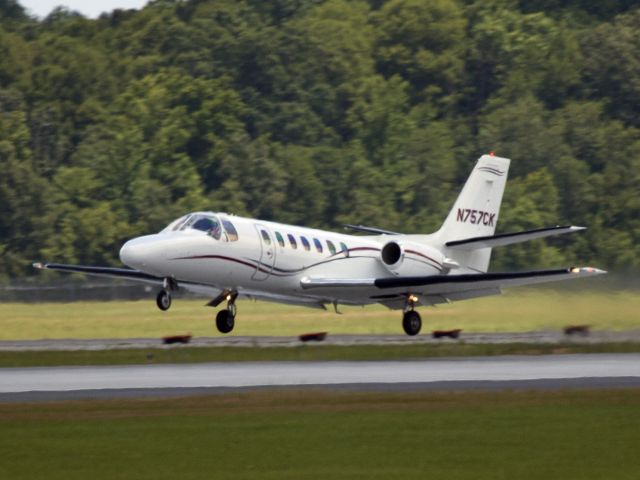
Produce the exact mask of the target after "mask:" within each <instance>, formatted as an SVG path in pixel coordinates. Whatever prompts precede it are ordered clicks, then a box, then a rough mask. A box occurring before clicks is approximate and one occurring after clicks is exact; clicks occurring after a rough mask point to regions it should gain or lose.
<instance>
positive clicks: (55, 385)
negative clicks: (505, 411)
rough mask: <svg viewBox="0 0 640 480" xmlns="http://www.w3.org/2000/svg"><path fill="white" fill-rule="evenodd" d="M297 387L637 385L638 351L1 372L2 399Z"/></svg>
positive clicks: (385, 388)
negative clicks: (624, 352) (632, 352)
mask: <svg viewBox="0 0 640 480" xmlns="http://www.w3.org/2000/svg"><path fill="white" fill-rule="evenodd" d="M304 386H325V387H336V388H345V387H346V388H375V389H381V390H393V389H401V390H407V389H416V390H419V389H460V388H475V389H477V388H506V389H509V388H523V387H525V388H563V387H564V386H567V387H572V386H580V387H590V386H606V387H615V386H640V354H580V355H545V356H503V357H469V358H455V359H427V360H410V361H387V362H384V361H354V362H238V363H205V364H186V365H185V364H181V365H137V366H105V367H47V368H3V369H0V400H3V401H21V400H39V399H60V398H105V397H107V398H108V397H119V396H132V395H133V396H139V395H144V396H150V395H157V396H166V395H180V394H189V393H192V392H203V391H209V392H213V391H226V390H228V389H243V388H260V387H271V388H274V387H276V388H277V387H304Z"/></svg>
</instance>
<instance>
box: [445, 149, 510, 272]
mask: <svg viewBox="0 0 640 480" xmlns="http://www.w3.org/2000/svg"><path fill="white" fill-rule="evenodd" d="M510 162H511V161H510V160H509V159H508V158H501V157H494V156H492V155H483V156H482V157H480V159H479V160H478V162H477V163H476V166H475V167H474V169H473V171H472V172H471V175H470V176H469V178H468V179H467V183H465V185H464V187H463V188H462V191H461V192H460V195H459V196H458V199H457V200H456V203H455V204H454V205H453V208H452V209H451V211H450V212H449V215H448V216H447V219H446V220H445V222H444V224H443V225H442V227H441V228H440V230H438V232H437V235H438V240H439V241H441V242H442V243H446V242H450V241H454V240H464V239H467V238H472V237H483V236H489V235H493V234H494V233H495V230H496V224H497V223H498V216H499V214H500V204H501V203H502V194H503V193H504V187H505V184H506V182H507V175H508V173H509V163H510ZM450 257H451V258H453V259H455V260H456V261H457V262H458V263H459V264H460V265H461V266H463V267H469V268H471V269H473V270H477V271H481V272H486V271H487V269H488V268H489V260H490V258H491V249H490V248H484V249H480V250H474V251H471V252H455V253H454V252H451V254H450Z"/></svg>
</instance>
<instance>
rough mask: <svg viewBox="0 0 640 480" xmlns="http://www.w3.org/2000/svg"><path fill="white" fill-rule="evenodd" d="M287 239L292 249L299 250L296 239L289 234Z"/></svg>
mask: <svg viewBox="0 0 640 480" xmlns="http://www.w3.org/2000/svg"><path fill="white" fill-rule="evenodd" d="M287 238H288V239H289V244H290V245H291V248H293V249H294V250H296V249H297V248H298V242H296V237H294V236H293V235H291V234H290V233H288V234H287Z"/></svg>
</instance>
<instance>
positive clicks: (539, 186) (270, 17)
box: [0, 0, 640, 280]
mask: <svg viewBox="0 0 640 480" xmlns="http://www.w3.org/2000/svg"><path fill="white" fill-rule="evenodd" d="M636 3H637V2H633V1H630V0H603V1H599V2H592V1H589V0H532V1H524V0H522V1H517V0H429V1H424V0H368V1H367V0H326V1H325V0H270V1H268V2H265V1H263V0H191V1H179V0H155V1H151V2H149V4H148V5H147V6H146V7H145V8H143V9H142V10H139V11H135V10H115V11H113V12H111V13H108V14H103V15H102V16H101V17H99V18H98V19H87V18H84V17H82V16H81V15H80V14H78V13H75V12H73V11H69V10H66V9H62V8H58V9H56V10H54V11H52V12H51V13H50V14H49V15H48V16H47V17H46V18H44V19H42V20H38V19H35V18H32V17H30V16H29V15H27V13H26V12H25V10H24V9H23V8H22V7H21V6H20V4H19V3H17V2H16V1H15V0H0V279H5V280H6V279H8V278H11V277H23V276H28V275H32V274H33V272H32V271H31V268H30V264H31V262H32V261H34V260H41V259H44V260H47V261H57V262H68V263H86V264H103V265H117V264H118V263H119V261H118V258H117V252H118V249H119V247H120V245H121V243H122V242H123V241H125V240H126V239H128V238H131V237H133V236H136V235H140V234H143V233H149V232H153V231H158V230H160V229H161V228H162V227H163V226H164V225H166V224H167V223H168V222H169V221H170V220H172V219H173V218H175V217H178V216H180V215H181V214H183V213H185V212H187V211H190V210H213V211H227V212H231V213H235V214H238V215H250V216H254V217H259V218H263V219H271V220H276V221H280V222H289V223H296V224H303V225H308V226H314V227H320V228H328V229H337V230H339V229H341V225H342V224H344V223H362V224H368V225H373V226H379V227H382V228H387V229H390V230H396V231H403V232H407V233H416V232H422V233H427V232H430V231H434V230H436V229H437V228H438V227H439V225H440V223H441V222H442V221H443V219H444V217H445V215H446V213H447V211H448V210H449V209H450V207H451V205H452V203H453V201H454V198H455V196H456V194H457V191H458V190H459V188H460V187H461V185H462V183H463V182H464V180H465V179H466V177H467V175H468V174H469V171H470V169H471V168H472V166H473V164H474V162H475V160H476V159H477V158H478V157H479V156H480V155H481V154H483V153H487V152H489V151H495V152H496V154H497V155H500V156H506V157H509V158H511V159H512V166H511V171H510V181H509V183H508V184H507V190H506V193H505V199H504V203H503V207H502V213H501V218H500V221H499V224H498V229H499V231H502V232H508V231H517V230H521V229H529V228H537V227H541V226H551V225H556V224H569V223H573V224H577V225H585V226H588V227H589V230H587V232H586V233H583V234H579V235H573V236H571V238H566V239H565V238H561V239H555V240H550V241H548V242H545V241H536V242H531V243H529V244H524V245H519V246H514V247H507V248H505V249H499V250H498V251H496V253H495V254H494V262H493V264H492V267H493V268H494V269H517V268H522V267H549V266H556V265H564V264H571V263H574V262H578V261H579V262H580V263H583V262H586V263H593V264H595V265H597V266H600V267H604V268H609V269H613V270H616V271H638V269H639V268H640V35H638V32H639V31H640V8H638V7H637V6H636Z"/></svg>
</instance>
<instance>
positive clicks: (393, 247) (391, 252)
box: [381, 242, 404, 267]
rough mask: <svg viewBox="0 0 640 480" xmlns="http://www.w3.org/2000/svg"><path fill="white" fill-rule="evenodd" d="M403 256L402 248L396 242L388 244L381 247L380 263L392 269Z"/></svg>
mask: <svg viewBox="0 0 640 480" xmlns="http://www.w3.org/2000/svg"><path fill="white" fill-rule="evenodd" d="M403 255H404V252H403V251H402V247H401V246H400V244H399V243H397V242H389V243H387V244H386V245H385V246H384V247H382V252H381V257H382V262H383V263H384V264H385V265H387V266H388V267H392V266H394V265H396V264H398V263H399V262H401V261H402V256H403Z"/></svg>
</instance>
